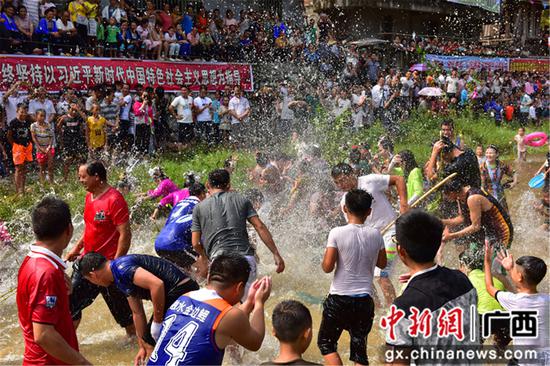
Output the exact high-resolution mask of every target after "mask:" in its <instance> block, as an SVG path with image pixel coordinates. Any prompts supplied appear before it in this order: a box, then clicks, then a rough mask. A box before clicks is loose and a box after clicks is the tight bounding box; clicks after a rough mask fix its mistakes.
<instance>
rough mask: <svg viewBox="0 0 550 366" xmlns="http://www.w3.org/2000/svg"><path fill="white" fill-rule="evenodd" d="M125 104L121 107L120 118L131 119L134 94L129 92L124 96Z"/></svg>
mask: <svg viewBox="0 0 550 366" xmlns="http://www.w3.org/2000/svg"><path fill="white" fill-rule="evenodd" d="M122 99H123V100H124V104H123V105H122V106H121V107H120V119H121V120H123V121H129V120H130V109H132V104H133V101H132V96H131V95H130V94H128V95H127V96H125V97H122Z"/></svg>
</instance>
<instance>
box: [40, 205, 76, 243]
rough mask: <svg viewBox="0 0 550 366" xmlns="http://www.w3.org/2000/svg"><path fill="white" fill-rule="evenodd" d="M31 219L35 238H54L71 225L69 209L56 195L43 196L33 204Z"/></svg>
mask: <svg viewBox="0 0 550 366" xmlns="http://www.w3.org/2000/svg"><path fill="white" fill-rule="evenodd" d="M31 220H32V230H33V231H34V235H35V236H36V239H37V240H54V239H57V238H59V237H60V236H61V234H63V232H64V231H65V230H67V227H68V226H69V225H71V209H70V208H69V205H68V204H67V203H66V202H65V201H63V200H61V199H59V198H57V197H51V196H50V197H45V198H44V199H42V200H41V201H40V202H38V204H37V205H36V206H34V208H33V210H32V213H31Z"/></svg>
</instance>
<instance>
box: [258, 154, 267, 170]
mask: <svg viewBox="0 0 550 366" xmlns="http://www.w3.org/2000/svg"><path fill="white" fill-rule="evenodd" d="M256 164H258V165H259V166H261V167H262V168H265V167H266V166H267V164H269V158H268V156H267V154H265V153H263V152H258V153H256Z"/></svg>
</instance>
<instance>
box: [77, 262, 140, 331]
mask: <svg viewBox="0 0 550 366" xmlns="http://www.w3.org/2000/svg"><path fill="white" fill-rule="evenodd" d="M71 282H72V285H73V292H72V293H71V295H70V297H69V302H70V307H71V315H72V317H73V320H79V319H80V318H82V310H84V309H85V308H87V307H88V306H90V305H91V304H92V303H93V302H94V300H95V298H96V297H97V295H99V294H100V293H101V295H102V296H103V299H104V300H105V303H107V306H108V307H109V311H111V314H112V315H113V317H114V318H115V320H116V322H117V323H118V324H119V325H120V326H121V327H127V326H129V325H132V324H133V323H134V320H133V318H132V310H131V309H130V305H129V304H128V300H126V296H124V294H123V293H122V292H120V291H119V290H118V289H117V288H116V287H115V285H111V286H109V287H102V286H97V285H94V284H93V283H91V282H90V281H88V280H87V279H85V278H84V277H83V276H82V275H81V274H80V271H79V269H78V261H75V262H74V264H73V275H72V277H71Z"/></svg>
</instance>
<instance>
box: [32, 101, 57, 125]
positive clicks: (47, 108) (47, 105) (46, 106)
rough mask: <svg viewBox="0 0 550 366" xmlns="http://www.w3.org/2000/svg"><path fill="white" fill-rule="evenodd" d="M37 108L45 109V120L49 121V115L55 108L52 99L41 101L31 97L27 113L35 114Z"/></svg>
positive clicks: (53, 112)
mask: <svg viewBox="0 0 550 366" xmlns="http://www.w3.org/2000/svg"><path fill="white" fill-rule="evenodd" d="M39 109H43V110H45V111H46V121H49V120H50V116H51V115H53V114H55V108H54V106H53V103H52V101H51V100H49V99H44V102H41V101H39V100H38V99H33V100H31V101H30V102H29V114H35V113H36V111H37V110H39Z"/></svg>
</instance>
